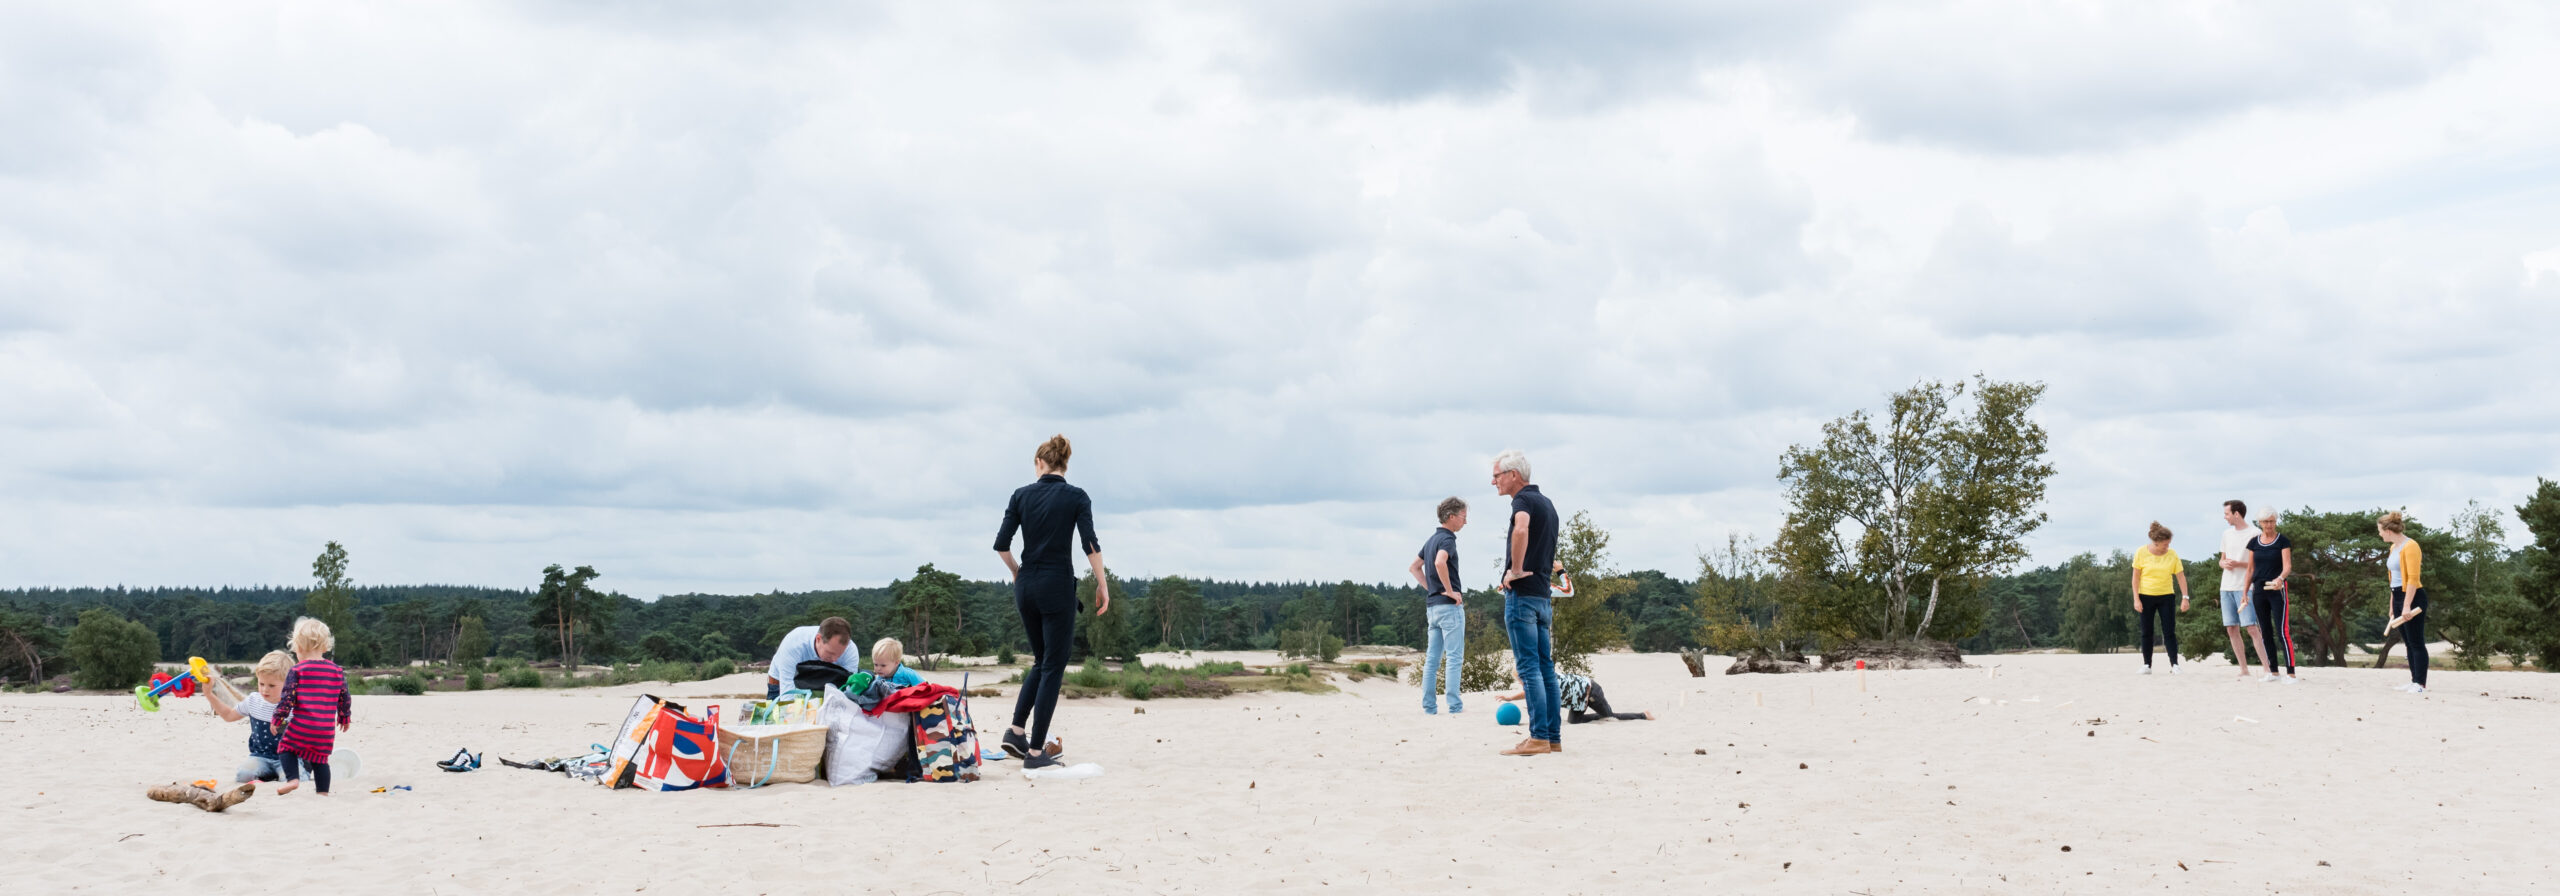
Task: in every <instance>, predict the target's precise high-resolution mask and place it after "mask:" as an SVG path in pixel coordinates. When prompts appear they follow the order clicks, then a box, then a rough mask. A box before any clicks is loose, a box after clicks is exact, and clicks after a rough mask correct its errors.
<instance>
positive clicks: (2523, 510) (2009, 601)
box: [0, 375, 2560, 687]
mask: <svg viewBox="0 0 2560 896" xmlns="http://www.w3.org/2000/svg"><path fill="white" fill-rule="evenodd" d="M2043 390H2044V387H2043V385H2042V384H2038V383H2019V382H1997V381H1992V380H1989V379H1987V378H1985V377H1982V376H1980V375H1976V376H1975V377H1974V378H1972V379H1971V380H1964V381H1949V382H1923V383H1920V384H1917V385H1914V386H1912V387H1910V388H1907V389H1903V390H1901V391H1898V392H1896V393H1893V394H1892V395H1890V396H1889V397H1888V400H1887V401H1886V402H1885V404H1884V405H1883V406H1881V407H1880V408H1878V409H1876V410H1874V411H1873V412H1870V411H1869V410H1866V409H1860V410H1855V411H1852V412H1850V413H1849V414H1847V415H1845V416H1843V417H1840V418H1838V419H1835V420H1833V421H1831V422H1830V423H1828V424H1826V425H1825V426H1824V427H1823V432H1822V437H1821V438H1820V439H1819V440H1816V441H1813V442H1809V443H1806V444H1802V445H1796V446H1793V447H1790V448H1789V449H1788V450H1787V452H1786V453H1785V454H1784V455H1783V456H1782V457H1781V458H1780V460H1779V464H1778V478H1779V480H1780V481H1781V482H1782V483H1783V484H1784V485H1785V486H1786V500H1787V504H1788V506H1789V510H1788V513H1787V515H1786V517H1785V521H1784V523H1783V524H1782V525H1781V526H1780V528H1779V530H1778V531H1777V533H1775V536H1774V537H1773V538H1770V539H1769V540H1767V541H1766V542H1763V541H1760V540H1758V539H1757V538H1755V537H1753V536H1750V535H1746V534H1743V533H1734V534H1731V535H1729V536H1728V537H1727V541H1726V544H1725V545H1724V546H1723V547H1722V548H1720V549H1717V550H1714V551H1710V552H1707V553H1706V554H1704V555H1702V556H1701V557H1699V564H1698V568H1697V570H1696V576H1695V577H1694V578H1689V579H1680V578H1675V577H1673V576H1672V575H1671V574H1669V573H1666V572H1663V571H1659V570H1638V571H1633V572H1624V571H1620V570H1618V569H1617V568H1616V567H1615V565H1614V564H1612V563H1611V562H1610V561H1609V555H1608V544H1609V533H1608V532H1607V531H1606V530H1605V529H1603V528H1601V527H1600V526H1599V525H1598V524H1597V523H1595V522H1594V521H1593V520H1592V519H1591V517H1590V515H1589V513H1588V512H1587V511H1585V512H1577V513H1575V514H1574V515H1573V516H1572V518H1570V519H1569V520H1565V521H1562V522H1563V525H1562V527H1561V531H1560V533H1559V545H1558V553H1557V557H1558V560H1559V561H1560V562H1562V563H1563V564H1564V565H1565V566H1566V568H1568V569H1570V570H1572V571H1573V572H1574V578H1575V580H1576V583H1577V584H1578V585H1580V586H1581V587H1580V588H1579V589H1578V590H1577V595H1576V596H1574V597H1567V598H1562V599H1560V600H1559V601H1558V603H1557V604H1556V606H1555V611H1556V621H1555V628H1554V641H1555V643H1554V647H1555V650H1556V654H1557V656H1558V658H1559V660H1560V661H1561V662H1565V663H1567V665H1569V666H1570V665H1571V664H1573V663H1577V662H1580V660H1579V659H1578V658H1579V657H1582V656H1586V655H1588V654H1590V653H1591V652H1594V651H1599V650H1608V649H1616V648H1632V649H1635V650H1639V651H1647V652H1655V651H1672V650H1687V649H1705V650H1709V651H1712V652H1716V653H1725V654H1732V655H1737V656H1739V655H1746V654H1747V655H1752V656H1778V657H1786V656H1794V655H1802V654H1816V655H1818V654H1820V653H1821V652H1822V651H1823V649H1824V648H1826V647H1830V646H1836V645H1838V644H1840V643H1842V642H1844V641H1897V640H1907V641H1923V640H1927V641H1952V642H1953V643H1955V644H1956V645H1957V646H1958V647H1960V648H1961V649H1963V650H1965V651H1967V652H1970V653H1992V652H1998V651H2004V650H2019V649H2036V648H2056V647H2060V648H2068V649H2073V650H2080V651H2089V652H2096V651H2106V650H2114V649H2118V648H2121V647H2125V646H2128V645H2131V644H2132V643H2134V618H2133V608H2132V597H2131V594H2130V589H2131V582H2130V577H2131V566H2130V560H2131V558H2130V555H2129V552H2130V551H2131V550H2132V549H2133V548H2134V547H2136V545H2135V544H2132V543H2131V542H2135V541H2136V540H2137V539H2138V538H2139V536H2140V534H2141V533H2142V532H2143V529H2144V526H2143V525H2142V521H2141V519H2140V518H2138V517H2136V518H2129V519H2126V520H2123V521H2121V522H2122V523H2123V531H2124V533H2125V538H2126V541H2127V542H2128V544H2127V545H2126V551H2125V552H2119V553H2115V554H2113V555H2110V556H2105V557H2101V556H2098V555H2096V554H2082V555H2080V556H2077V557H2073V558H2071V559H2069V560H2067V561H2065V562H2063V563H2060V564H2056V565H2050V566H2042V567H2034V568H2023V569H2022V568H2021V567H2023V566H2024V562H2025V561H2026V559H2027V557H2028V551H2027V547H2026V545H2027V539H2028V537H2029V535H2030V534H2031V533H2033V532H2034V531H2036V529H2037V528H2039V527H2041V526H2042V525H2043V524H2044V522H2045V519H2046V515H2045V512H2044V510H2043V509H2042V505H2043V502H2044V490H2045V485H2046V482H2047V481H2048V480H2050V479H2051V478H2052V476H2053V475H2054V469H2053V467H2052V466H2051V465H2050V464H2049V463H2047V462H2046V451H2045V440H2046V436H2045V432H2044V429H2043V427H2042V426H2041V425H2039V424H2037V423H2036V422H2035V420H2034V417H2033V415H2032V413H2031V412H2032V410H2033V408H2034V406H2035V404H2036V402H2037V400H2038V398H2039V396H2041V395H2042V393H2043ZM1513 472H1521V473H1525V470H1514V471H1513ZM2382 512H2383V509H2382V508H2379V507H2376V508H2371V509H2364V510H2350V511H2336V510H2331V511H2320V510H2315V509H2312V508H2307V507H2306V508H2299V509H2294V510H2288V511H2286V512H2284V514H2283V515H2282V517H2281V525H2282V527H2283V530H2284V532H2285V534H2286V537H2287V538H2288V539H2290V543H2291V544H2292V545H2293V551H2292V553H2293V559H2292V562H2293V570H2292V575H2291V576H2290V578H2289V583H2290V586H2291V587H2290V591H2289V593H2290V595H2291V598H2290V601H2289V602H2290V604H2291V607H2290V609H2291V612H2290V614H2289V618H2290V619H2291V620H2292V623H2293V625H2292V629H2293V632H2294V643H2295V645H2296V647H2297V649H2298V650H2299V651H2300V653H2301V654H2302V659H2303V662H2304V663H2305V664H2308V665H2337V664H2342V663H2345V662H2347V661H2348V658H2349V657H2350V656H2352V655H2357V654H2361V653H2364V652H2366V651H2376V652H2379V653H2380V655H2381V656H2382V657H2388V655H2389V650H2390V642H2389V641H2385V640H2384V639H2383V638H2382V637H2381V635H2382V632H2381V622H2382V617H2383V614H2384V612H2385V609H2384V603H2385V601H2386V596H2387V593H2388V588H2387V586H2386V584H2385V579H2384V571H2383V558H2384V547H2385V543H2384V541H2383V539H2382V537H2381V536H2380V535H2379V534H2378V532H2377V530H2376V528H2375V527H2376V523H2377V520H2378V518H2379V517H2380V516H2381V514H2382ZM2511 518H2512V519H2513V520H2515V521H2516V522H2518V523H2521V524H2522V527H2523V530H2524V531H2523V532H2521V533H2518V534H2521V535H2526V536H2529V543H2528V544H2526V545H2524V546H2522V547H2510V546H2509V544H2508V532H2507V529H2506V521H2507V520H2508V519H2511ZM2406 522H2407V530H2406V534H2407V535H2408V537H2409V538H2411V539H2414V540H2415V541H2417V542H2418V544H2419V545H2421V546H2422V547H2423V549H2424V551H2425V558H2426V559H2425V564H2424V566H2425V574H2424V579H2425V581H2426V585H2427V591H2428V593H2429V601H2430V607H2429V609H2428V611H2427V615H2426V619H2427V624H2426V633H2427V635H2428V636H2429V637H2430V638H2431V639H2432V640H2434V641H2438V642H2448V643H2450V644H2451V645H2452V646H2453V648H2454V655H2453V656H2452V657H2451V658H2450V659H2451V660H2452V662H2453V663H2454V664H2455V665H2458V666H2461V667H2467V668H2489V667H2492V666H2494V665H2495V664H2496V663H2497V662H2498V661H2500V660H2501V659H2503V661H2504V662H2505V663H2506V664H2508V665H2511V666H2517V667H2522V666H2527V665H2531V666H2534V667H2538V668H2541V669H2545V670H2553V669H2560V482H2554V481H2551V480H2548V479H2541V480H2537V482H2536V488H2535V490H2534V492H2533V494H2532V495H2531V496H2529V497H2528V498H2527V499H2526V500H2525V501H2524V503H2522V504H2519V505H2516V506H2515V507H2514V508H2513V516H2512V517H2510V516H2509V515H2508V511H2507V510H2506V509H2505V508H2495V507H2489V506H2485V505H2482V504H2480V503H2479V502H2477V501H2474V502H2471V503H2469V504H2468V505H2466V506H2465V507H2464V508H2462V509H2461V510H2460V511H2458V512H2456V513H2454V514H2453V515H2452V516H2451V517H2450V518H2448V519H2445V520H2442V521H2441V522H2440V526H2438V527H2429V526H2424V525H2420V524H2419V523H2418V522H2417V521H2415V520H2408V521H2406ZM2218 538H2219V532H2215V531H2205V532H2196V531H2189V532H2188V533H2187V535H2186V537H2185V538H2184V539H2183V541H2182V543H2184V544H2186V545H2188V546H2189V549H2188V551H2187V552H2186V554H2185V555H2183V559H2184V560H2186V561H2187V569H2188V576H2187V579H2188V584H2189V586H2190V589H2191V591H2192V593H2193V594H2194V595H2195V602H2194V608H2193V609H2192V610H2190V611H2188V612H2186V613H2183V614H2181V615H2180V617H2179V621H2178V627H2179V641H2180V642H2181V643H2180V646H2181V647H2182V648H2184V650H2185V652H2186V653H2187V654H2188V655H2190V656H2201V655H2204V654H2206V653H2211V652H2216V651H2220V650H2223V649H2224V648H2225V645H2227V644H2228V643H2229V639H2226V638H2224V637H2222V633H2221V632H2220V631H2219V629H2220V628H2221V625H2220V622H2221V618H2220V614H2219V611H2218V608H2217V595H2216V594H2215V591H2216V589H2217V587H2218V582H2219V580H2220V578H2221V575H2220V572H2221V571H2220V570H2219V569H2218V568H2217V567H2216V565H2215V557H2214V554H2213V552H2212V550H2211V549H2209V548H2204V547H2203V546H2204V545H2211V544H2215V543H2217V540H2218ZM1496 540H1498V539H1496ZM350 564H351V560H350V557H349V555H348V552H347V551H346V550H345V549H344V548H343V547H341V546H340V545H338V544H337V543H335V542H331V543H329V544H328V545H327V546H326V547H324V548H323V549H322V551H321V553H320V555H319V557H318V559H316V560H315V561H314V562H313V563H312V584H311V586H310V587H307V588H293V587H270V588H218V589H202V588H151V589H126V588H103V589H101V588H79V589H43V588H40V589H20V590H0V681H5V682H8V683H11V684H14V685H16V686H21V687H23V686H27V685H28V684H29V683H31V681H32V680H35V679H42V680H45V681H51V680H53V679H54V678H56V677H58V676H60V675H63V674H65V673H74V674H76V675H77V676H78V677H79V679H80V681H81V682H82V683H83V685H84V686H90V687H114V686H126V687H129V686H131V684H130V682H132V681H134V680H136V679H139V678H140V677H142V675H144V674H147V673H148V670H149V665H150V660H151V658H153V657H157V658H158V659H159V660H160V661H164V662H165V661H175V660H183V659H185V658H187V657H190V656H202V657H205V658H207V659H211V660H216V661H221V662H226V663H237V662H242V661H246V660H250V659H254V658H255V657H257V656H258V655H259V654H261V653H264V652H265V651H267V650H270V649H275V648H279V647H282V646H283V644H284V640H285V633H286V630H287V629H288V627H290V625H291V624H292V622H293V620H294V619H295V617H297V616H304V615H308V616H313V617H316V618H319V619H321V620H323V621H326V622H328V623H329V625H330V628H331V629H332V630H333V631H334V632H335V633H336V635H337V639H338V643H337V649H336V657H337V659H338V660H339V662H341V663H343V664H346V665H350V666H358V667H383V666H395V665H405V664H408V663H410V662H413V661H429V662H460V663H463V664H465V665H477V664H478V663H479V661H481V660H484V659H487V658H490V657H508V658H516V659H523V660H528V661H543V660H557V661H561V662H564V663H569V664H578V663H595V662H650V661H658V662H675V661H690V662H696V663H704V662H716V661H745V662H750V663H752V662H756V661H760V660H763V659H765V658H767V657H769V656H771V655H772V651H773V649H774V645H775V644H776V642H777V641H779V640H780V639H781V638H782V636H783V635H784V634H785V633H786V632H788V631H790V630H791V629H792V628H793V627H795V626H801V625H809V624H813V623H815V622H817V621H818V620H820V619H822V618H825V617H828V616H841V617H844V618H845V619H846V620H848V621H850V622H852V623H853V629H854V633H855V635H856V636H857V637H858V638H859V639H860V640H861V641H862V642H863V643H865V644H868V643H869V642H870V641H872V640H873V639H877V638H880V637H883V636H896V637H899V638H901V639H902V640H904V641H905V642H906V645H907V652H908V653H909V655H911V656H914V657H917V658H918V659H919V660H920V661H923V662H926V663H930V662H931V661H932V660H931V658H932V657H933V656H935V655H938V654H945V653H956V654H965V655H989V654H994V655H998V656H999V657H1001V656H1002V655H1004V654H1006V653H1008V652H1012V651H1019V650H1022V649H1023V647H1024V644H1023V639H1022V624H1021V618H1020V616H1019V615H1018V614H1017V613H1016V611H1015V610H1014V607H1013V601H1012V594H1011V588H1010V586H1009V585H1007V584H1004V583H999V582H980V581H969V580H966V579H963V578H961V577H960V576H959V575H957V574H954V573H950V572H945V571H942V570H939V569H936V568H935V567H934V566H933V565H932V564H929V563H928V564H925V565H923V566H920V567H918V568H917V569H916V571H915V574H914V575H913V576H912V577H909V578H904V579H900V580H897V581H893V582H891V583H889V584H888V585H886V586H884V587H877V588H852V589H844V590H832V591H805V592H797V593H789V592H773V593H769V594H739V595H721V594H675V595H668V596H665V597H661V598H659V599H657V600H652V601H644V600H636V599H633V598H630V597H627V596H624V595H621V594H618V593H613V592H610V591H599V590H597V589H596V588H595V587H594V584H593V583H594V582H596V581H599V580H601V581H606V582H610V581H611V579H610V578H609V574H610V571H609V570H604V571H600V570H597V569H594V568H592V567H587V566H579V567H576V568H574V569H567V568H563V567H561V566H558V565H554V566H551V567H549V568H547V569H544V570H542V571H541V577H540V579H539V583H538V584H537V585H536V586H535V587H532V588H527V589H504V588H474V587H463V586H449V585H396V586H362V587H358V586H353V585H351V584H349V583H350V581H351V577H350V575H349V572H348V570H349V568H350ZM528 574H529V576H530V571H528ZM1094 585H1095V583H1094V582H1093V581H1091V580H1090V579H1087V580H1086V581H1085V582H1084V583H1083V584H1082V585H1081V586H1080V592H1081V593H1080V595H1079V597H1080V599H1083V600H1086V601H1087V605H1088V606H1090V605H1091V601H1090V598H1091V595H1092V593H1093V591H1094ZM1110 591H1111V594H1112V598H1113V600H1112V606H1111V612H1110V613H1109V614H1108V615H1103V616H1098V617H1097V616H1090V615H1088V616H1086V617H1084V619H1082V620H1081V621H1079V623H1078V625H1077V641H1078V644H1077V648H1078V650H1077V652H1078V653H1079V654H1081V655H1084V656H1100V657H1103V658H1107V659H1122V658H1127V657H1130V656H1134V655H1136V654H1137V653H1139V652H1142V651H1153V650H1159V649H1211V650H1234V649H1266V650H1279V651H1281V652H1283V653H1288V654H1292V655H1298V656H1316V657H1320V658H1325V659H1331V658H1332V657H1334V656H1336V655H1338V653H1339V651H1340V649H1341V648H1342V647H1343V646H1344V645H1345V644H1379V645H1402V646H1407V647H1420V646H1422V643H1423V631H1422V621H1423V605H1422V594H1421V591H1420V589H1419V588H1417V587H1415V586H1413V585H1412V584H1410V583H1404V582H1397V583H1368V584H1361V583H1355V582H1335V583H1321V582H1227V581H1218V580H1215V579H1197V580H1195V579H1189V578H1184V577H1178V576H1167V577H1164V578H1158V579H1137V580H1129V581H1122V580H1119V579H1117V578H1116V577H1115V578H1114V579H1113V581H1112V582H1111V588H1110ZM1467 605H1468V608H1469V610H1470V611H1471V612H1470V614H1469V615H1470V616H1471V617H1473V618H1472V620H1471V623H1470V625H1469V635H1468V644H1469V647H1470V650H1471V652H1476V650H1477V649H1478V648H1489V647H1491V646H1492V645H1496V644H1498V643H1500V642H1501V638H1502V635H1501V625H1500V613H1501V607H1500V604H1499V600H1498V598H1497V597H1496V596H1495V595H1494V594H1493V593H1492V592H1490V591H1476V592H1473V593H1471V595H1470V596H1469V599H1468V601H1467ZM118 681H122V682H127V683H126V684H123V685H117V684H116V682H118Z"/></svg>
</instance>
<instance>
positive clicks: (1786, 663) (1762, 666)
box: [1724, 650, 1814, 675]
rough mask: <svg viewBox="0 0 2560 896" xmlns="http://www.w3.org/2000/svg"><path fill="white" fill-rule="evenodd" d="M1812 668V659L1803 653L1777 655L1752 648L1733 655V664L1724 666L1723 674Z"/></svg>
mask: <svg viewBox="0 0 2560 896" xmlns="http://www.w3.org/2000/svg"><path fill="white" fill-rule="evenodd" d="M1813 670H1814V666H1813V661H1812V660H1808V659H1805V657H1804V654H1801V653H1798V654H1792V655H1788V656H1777V655H1774V654H1771V653H1770V652H1768V651H1766V650H1754V651H1751V652H1750V653H1746V654H1743V655H1741V656H1737V657H1734V658H1733V665H1730V666H1726V667H1724V674H1726V675H1741V674H1743V673H1746V672H1811V671H1813Z"/></svg>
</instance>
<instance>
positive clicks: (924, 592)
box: [889, 563, 961, 669]
mask: <svg viewBox="0 0 2560 896" xmlns="http://www.w3.org/2000/svg"><path fill="white" fill-rule="evenodd" d="M960 595H961V582H960V574H959V573H952V572H943V571H942V570H939V569H935V568H934V566H933V564H931V563H927V564H925V565H923V566H919V567H916V577H915V578H912V579H908V580H906V581H903V582H891V583H889V601H890V607H891V609H894V610H896V611H897V613H898V618H899V620H900V621H903V622H905V623H906V628H907V640H910V641H913V642H915V644H916V656H917V658H918V662H919V663H920V664H922V665H923V666H924V667H925V668H927V669H931V668H935V663H934V661H933V628H934V622H935V621H936V620H940V619H948V620H950V623H951V624H950V626H949V627H948V629H947V630H949V631H952V632H958V631H959V630H960Z"/></svg>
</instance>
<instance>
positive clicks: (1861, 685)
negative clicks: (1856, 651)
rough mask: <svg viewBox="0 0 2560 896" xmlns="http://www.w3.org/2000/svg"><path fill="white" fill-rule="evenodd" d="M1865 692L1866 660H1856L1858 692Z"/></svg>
mask: <svg viewBox="0 0 2560 896" xmlns="http://www.w3.org/2000/svg"><path fill="white" fill-rule="evenodd" d="M1866 692H1867V661H1866V660H1859V661H1858V693H1861V694H1864V693H1866Z"/></svg>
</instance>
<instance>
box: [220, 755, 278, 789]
mask: <svg viewBox="0 0 2560 896" xmlns="http://www.w3.org/2000/svg"><path fill="white" fill-rule="evenodd" d="M282 777H284V763H283V762H281V761H278V760H276V759H275V758H274V757H271V756H251V757H249V759H248V761H245V762H242V763H240V767H239V768H238V769H235V770H233V771H232V772H231V783H233V784H247V783H249V782H251V781H273V780H276V779H277V778H282Z"/></svg>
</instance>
